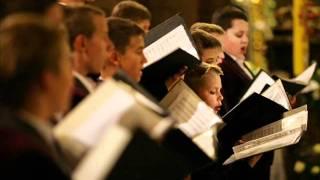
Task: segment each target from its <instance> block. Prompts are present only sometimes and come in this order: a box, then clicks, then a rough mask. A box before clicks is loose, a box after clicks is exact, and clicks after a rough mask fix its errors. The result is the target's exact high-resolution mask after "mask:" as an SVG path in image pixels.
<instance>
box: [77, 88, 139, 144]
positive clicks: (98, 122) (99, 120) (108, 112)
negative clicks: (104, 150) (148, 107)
mask: <svg viewBox="0 0 320 180" xmlns="http://www.w3.org/2000/svg"><path fill="white" fill-rule="evenodd" d="M134 103H135V101H134V99H133V97H132V96H130V95H129V94H128V93H127V92H125V91H124V90H122V89H118V90H117V91H115V92H114V94H113V95H112V96H111V98H110V99H107V101H106V102H105V103H104V104H102V105H101V106H100V107H99V108H98V109H96V111H95V112H93V113H92V114H91V115H90V117H89V118H88V119H87V121H85V122H84V123H83V124H81V125H80V126H79V127H78V128H76V129H75V130H74V131H73V137H74V138H75V139H76V140H78V141H80V142H81V143H83V144H85V145H88V146H90V147H91V146H94V145H95V144H96V143H97V142H98V140H99V139H100V138H101V136H102V134H103V133H104V132H105V130H106V129H107V128H108V127H110V126H112V125H114V124H115V123H116V122H118V121H119V120H120V119H121V116H122V115H123V113H125V111H127V110H128V109H129V108H130V107H131V106H133V105H134Z"/></svg>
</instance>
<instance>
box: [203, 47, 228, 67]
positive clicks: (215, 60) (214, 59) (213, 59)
mask: <svg viewBox="0 0 320 180" xmlns="http://www.w3.org/2000/svg"><path fill="white" fill-rule="evenodd" d="M201 58H202V61H203V62H205V63H208V64H221V63H222V61H223V59H224V54H223V51H222V49H221V48H207V49H203V50H202V56H201Z"/></svg>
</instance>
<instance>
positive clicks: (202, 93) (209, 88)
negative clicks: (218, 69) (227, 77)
mask: <svg viewBox="0 0 320 180" xmlns="http://www.w3.org/2000/svg"><path fill="white" fill-rule="evenodd" d="M205 81H206V82H205V83H204V84H203V85H202V86H201V87H200V88H199V90H198V92H197V94H198V95H199V97H200V98H201V99H202V100H203V101H204V102H205V103H206V104H207V105H208V106H210V107H211V108H212V109H213V110H214V111H215V112H216V113H217V112H219V111H220V108H221V105H222V100H223V96H222V94H221V92H220V90H221V87H222V85H221V79H220V76H219V75H213V74H207V75H206V77H205Z"/></svg>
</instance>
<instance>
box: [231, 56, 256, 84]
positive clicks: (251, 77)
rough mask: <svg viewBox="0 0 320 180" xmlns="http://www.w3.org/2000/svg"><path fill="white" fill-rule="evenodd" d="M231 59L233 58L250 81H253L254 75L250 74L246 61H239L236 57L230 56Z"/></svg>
mask: <svg viewBox="0 0 320 180" xmlns="http://www.w3.org/2000/svg"><path fill="white" fill-rule="evenodd" d="M228 55H229V56H230V57H232V59H233V60H234V61H235V62H236V63H237V64H238V65H239V67H240V68H241V69H242V70H243V72H245V73H246V74H247V75H248V76H249V78H250V79H253V76H252V74H251V73H250V71H249V69H248V68H247V67H246V66H245V64H244V62H245V60H244V59H237V58H236V57H235V56H232V55H230V54H228Z"/></svg>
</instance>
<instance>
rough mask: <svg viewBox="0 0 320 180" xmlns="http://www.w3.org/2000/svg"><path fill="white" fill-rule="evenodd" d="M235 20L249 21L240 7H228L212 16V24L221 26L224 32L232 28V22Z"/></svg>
mask: <svg viewBox="0 0 320 180" xmlns="http://www.w3.org/2000/svg"><path fill="white" fill-rule="evenodd" d="M235 19H241V20H244V21H248V17H247V15H246V13H245V11H244V10H243V9H241V8H240V7H238V6H226V7H225V8H223V9H221V10H220V11H217V12H215V13H214V14H213V15H212V23H214V24H217V25H219V26H221V27H222V28H223V29H224V30H227V29H229V28H231V27H232V21H233V20H235Z"/></svg>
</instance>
